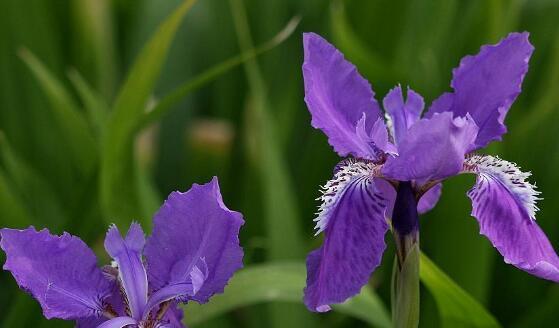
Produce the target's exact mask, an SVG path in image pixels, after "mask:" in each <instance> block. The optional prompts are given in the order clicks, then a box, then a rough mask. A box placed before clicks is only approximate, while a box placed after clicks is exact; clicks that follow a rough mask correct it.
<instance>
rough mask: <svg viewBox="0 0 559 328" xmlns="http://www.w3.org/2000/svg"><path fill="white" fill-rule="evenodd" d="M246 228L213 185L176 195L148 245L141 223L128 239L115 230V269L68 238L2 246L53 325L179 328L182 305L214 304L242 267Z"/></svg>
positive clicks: (37, 235) (22, 236)
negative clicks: (100, 263)
mask: <svg viewBox="0 0 559 328" xmlns="http://www.w3.org/2000/svg"><path fill="white" fill-rule="evenodd" d="M243 224H244V221H243V219H242V215H241V214H240V213H238V212H234V211H231V210H229V209H228V208H227V207H226V206H225V204H224V203H223V200H222V198H221V194H220V191H219V185H218V181H217V178H214V179H213V180H212V181H211V182H209V183H207V184H205V185H197V184H195V185H193V186H192V189H190V190H189V191H188V192H186V193H181V192H173V193H171V194H170V195H169V198H168V199H167V201H165V203H164V204H163V206H162V207H161V208H160V209H159V211H158V212H157V213H156V214H155V217H154V223H153V225H154V227H153V233H152V235H151V236H150V237H149V238H148V239H147V241H146V239H145V235H144V232H143V231H142V228H141V227H140V225H139V224H137V223H133V224H132V225H131V226H130V229H129V230H128V233H127V234H126V236H125V237H124V238H123V237H122V236H121V234H120V232H119V231H118V229H117V227H116V226H114V225H113V226H111V227H110V228H109V231H108V232H107V236H106V238H105V249H106V250H107V253H108V254H109V255H110V256H111V257H112V259H113V262H112V265H110V266H105V267H104V268H103V269H100V268H98V267H97V258H96V257H95V254H94V253H93V251H91V250H90V249H89V248H88V247H87V246H86V244H85V243H84V242H83V241H82V240H81V239H79V238H78V237H75V236H72V235H70V234H68V233H64V234H62V236H53V235H51V234H50V233H49V231H48V230H46V229H44V230H41V231H36V230H35V228H33V227H30V228H28V229H25V230H14V229H2V230H0V235H1V238H2V239H1V241H0V246H1V247H2V249H3V250H4V251H5V252H6V257H7V260H6V263H5V265H4V269H5V270H9V271H11V273H12V275H13V276H14V278H15V279H16V281H17V283H18V285H19V286H20V287H21V288H22V289H24V290H26V291H27V292H29V293H31V294H32V295H33V296H34V297H35V298H36V299H37V300H38V301H39V303H40V304H41V307H42V308H43V313H44V315H45V317H46V318H47V319H51V318H59V319H65V320H76V322H77V327H82V328H89V327H98V328H120V327H129V328H132V327H137V328H163V327H166V328H179V327H184V326H183V324H182V323H181V319H182V311H181V310H180V309H179V308H178V303H185V302H188V301H191V300H192V301H196V302H199V303H205V302H207V301H208V300H209V298H210V297H211V296H212V295H214V294H215V293H221V292H223V289H224V287H225V285H226V284H227V282H228V280H229V279H230V278H231V276H232V275H233V273H234V272H235V271H237V270H238V269H240V268H241V267H242V259H243V250H242V248H241V247H240V246H239V238H238V235H239V229H240V227H241V225H243Z"/></svg>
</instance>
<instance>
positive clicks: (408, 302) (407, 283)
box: [392, 181, 419, 328]
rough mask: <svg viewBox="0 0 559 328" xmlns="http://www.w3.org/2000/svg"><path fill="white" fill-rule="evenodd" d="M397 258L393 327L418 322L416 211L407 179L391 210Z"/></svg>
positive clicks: (410, 326)
mask: <svg viewBox="0 0 559 328" xmlns="http://www.w3.org/2000/svg"><path fill="white" fill-rule="evenodd" d="M392 233H393V235H394V240H395V242H396V259H395V260H394V268H393V272H392V321H393V324H394V327H396V328H416V327H417V326H418V325H419V215H418V213H417V197H416V192H415V190H414V188H413V187H412V184H411V183H410V182H409V181H405V182H400V183H399V185H398V188H397V194H396V200H395V203H394V211H393V213H392Z"/></svg>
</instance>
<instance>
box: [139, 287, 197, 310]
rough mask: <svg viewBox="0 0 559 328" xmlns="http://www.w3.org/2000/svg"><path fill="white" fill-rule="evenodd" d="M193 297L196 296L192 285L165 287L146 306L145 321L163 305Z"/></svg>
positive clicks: (154, 294)
mask: <svg viewBox="0 0 559 328" xmlns="http://www.w3.org/2000/svg"><path fill="white" fill-rule="evenodd" d="M192 295H194V290H193V288H192V284H190V283H182V284H173V285H168V286H165V287H163V288H161V289H159V290H158V291H156V292H155V293H153V294H152V295H151V296H150V298H149V301H148V304H147V306H146V313H144V319H146V318H147V317H148V316H149V313H150V312H151V311H152V310H153V309H155V308H156V307H157V306H159V305H160V304H161V303H163V302H166V301H170V300H175V299H184V298H185V297H188V296H192Z"/></svg>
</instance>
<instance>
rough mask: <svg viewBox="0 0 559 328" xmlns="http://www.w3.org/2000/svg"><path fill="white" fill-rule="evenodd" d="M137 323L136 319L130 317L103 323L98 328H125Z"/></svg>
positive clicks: (117, 318)
mask: <svg viewBox="0 0 559 328" xmlns="http://www.w3.org/2000/svg"><path fill="white" fill-rule="evenodd" d="M137 323H138V322H137V321H136V319H133V318H130V317H116V318H112V319H110V320H107V321H105V322H103V323H102V324H100V325H99V326H97V328H123V327H126V326H129V325H135V324H137Z"/></svg>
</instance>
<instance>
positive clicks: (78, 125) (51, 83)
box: [19, 49, 97, 176]
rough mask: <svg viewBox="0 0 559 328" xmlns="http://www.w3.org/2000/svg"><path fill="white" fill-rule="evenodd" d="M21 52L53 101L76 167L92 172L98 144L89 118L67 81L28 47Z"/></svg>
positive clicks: (55, 115) (86, 173)
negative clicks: (65, 83)
mask: <svg viewBox="0 0 559 328" xmlns="http://www.w3.org/2000/svg"><path fill="white" fill-rule="evenodd" d="M19 55H20V57H21V59H22V60H23V61H24V62H25V64H27V67H28V68H29V69H30V70H31V72H32V73H33V75H34V77H35V78H36V79H37V81H38V82H39V85H40V86H41V88H42V90H43V92H44V93H45V94H46V96H47V98H48V100H49V101H50V105H51V106H50V107H51V108H52V111H53V114H54V117H55V118H56V121H57V122H58V124H59V127H60V129H62V131H63V132H64V134H65V135H66V137H67V138H66V140H67V142H68V144H69V147H70V151H71V154H72V157H73V158H74V161H75V164H76V167H77V168H78V169H79V170H80V171H81V172H82V173H83V175H84V176H88V175H89V174H90V173H91V171H92V169H93V167H94V166H95V163H96V156H97V147H96V146H97V145H96V143H95V139H94V137H93V135H92V133H91V130H90V129H89V127H88V125H87V121H86V120H85V118H84V117H83V115H82V114H81V112H80V111H79V108H78V106H77V105H76V103H75V102H74V100H73V99H72V97H71V95H70V93H69V92H68V91H67V90H66V88H65V87H64V85H63V84H62V83H61V82H60V81H59V80H58V79H56V78H55V77H54V76H53V74H52V73H51V72H50V71H49V70H48V69H47V68H46V67H45V66H44V65H43V63H42V62H41V61H40V60H39V59H38V58H37V57H35V55H33V54H32V53H31V52H30V51H29V50H27V49H21V50H20V52H19Z"/></svg>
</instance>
